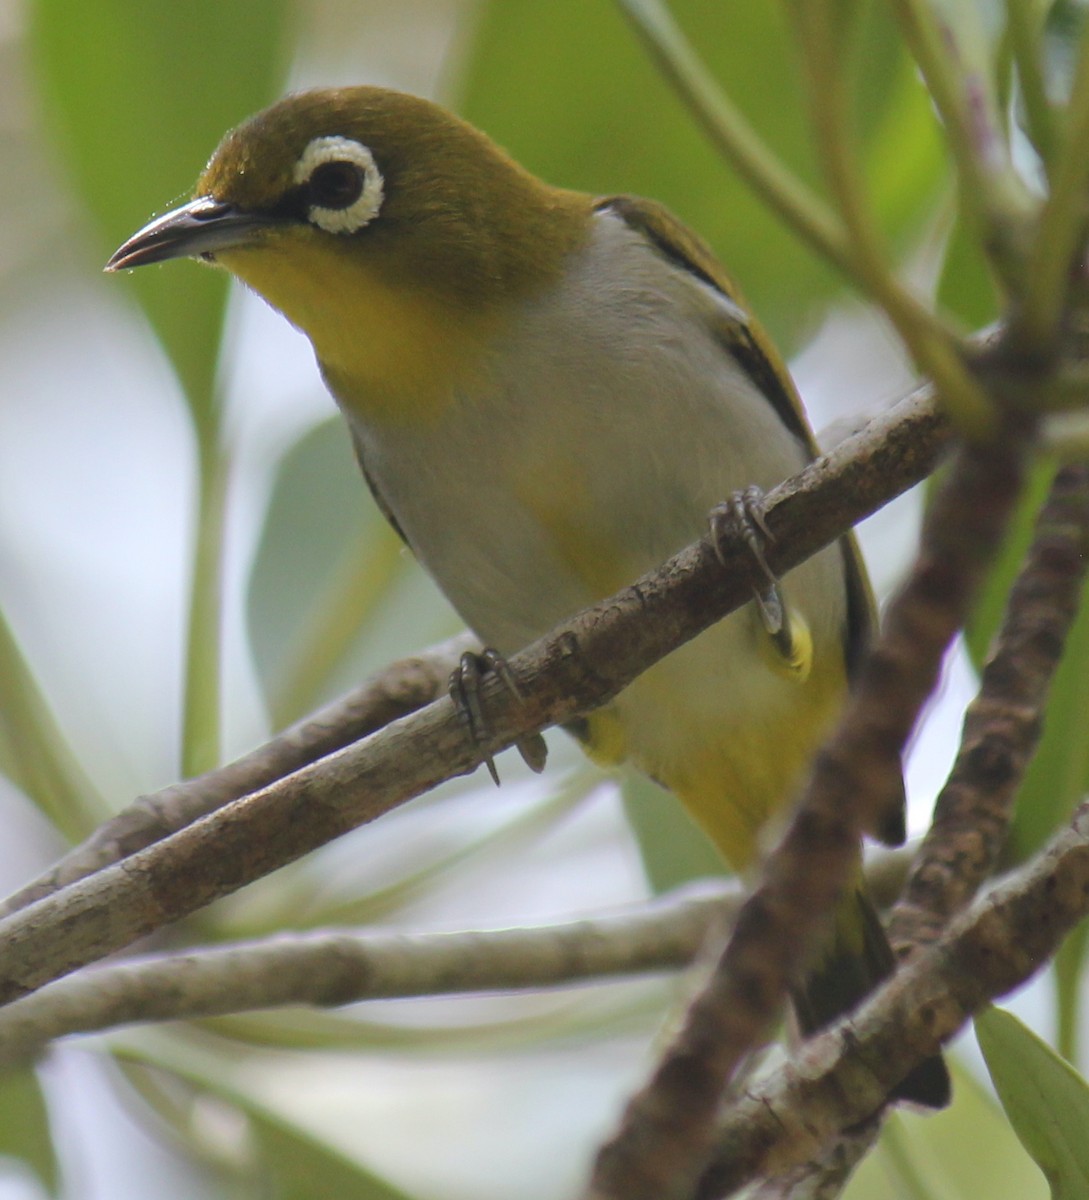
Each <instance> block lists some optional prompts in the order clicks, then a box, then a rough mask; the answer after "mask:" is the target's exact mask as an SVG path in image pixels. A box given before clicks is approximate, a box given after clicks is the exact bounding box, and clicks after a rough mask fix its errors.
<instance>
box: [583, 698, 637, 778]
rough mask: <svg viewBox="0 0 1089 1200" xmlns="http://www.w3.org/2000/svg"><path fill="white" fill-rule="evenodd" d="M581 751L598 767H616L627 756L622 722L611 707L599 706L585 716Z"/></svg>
mask: <svg viewBox="0 0 1089 1200" xmlns="http://www.w3.org/2000/svg"><path fill="white" fill-rule="evenodd" d="M582 749H583V752H584V753H585V754H586V755H587V756H588V757H590V758H592V759H593V761H594V762H596V763H597V765H598V766H599V767H618V766H619V765H620V764H621V763H622V762H623V761H624V760H625V759H626V758H627V757H628V739H627V735H626V733H625V730H624V725H623V722H622V721H621V720H620V717H619V715H618V714H617V713H616V712H615V710H613V709H611V708H599V709H597V710H596V711H595V712H592V713H590V714H589V716H587V717H586V738H585V740H584V741H583V742H582Z"/></svg>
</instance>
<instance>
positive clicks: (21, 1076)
mask: <svg viewBox="0 0 1089 1200" xmlns="http://www.w3.org/2000/svg"><path fill="white" fill-rule="evenodd" d="M0 1157H9V1158H15V1159H18V1160H19V1161H20V1162H24V1163H26V1165H27V1166H28V1167H29V1168H30V1169H31V1170H32V1171H33V1172H34V1174H35V1175H36V1176H37V1177H38V1179H39V1180H40V1181H41V1183H42V1186H43V1187H44V1188H45V1189H46V1191H47V1192H48V1193H49V1195H50V1196H55V1195H57V1192H58V1186H59V1174H60V1173H59V1169H58V1166H57V1156H56V1153H55V1151H54V1148H53V1137H52V1134H51V1132H50V1129H49V1113H48V1110H47V1109H46V1106H45V1098H44V1097H43V1096H42V1090H41V1087H40V1085H39V1083H38V1077H37V1075H36V1074H35V1073H34V1071H33V1069H32V1068H30V1067H24V1068H20V1069H16V1070H9V1071H3V1072H0Z"/></svg>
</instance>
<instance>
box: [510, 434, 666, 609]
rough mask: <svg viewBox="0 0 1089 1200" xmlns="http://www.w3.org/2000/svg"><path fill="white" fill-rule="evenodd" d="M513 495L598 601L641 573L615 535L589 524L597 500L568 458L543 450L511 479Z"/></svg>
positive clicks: (592, 520) (592, 522) (574, 574)
mask: <svg viewBox="0 0 1089 1200" xmlns="http://www.w3.org/2000/svg"><path fill="white" fill-rule="evenodd" d="M510 484H511V487H512V488H513V489H514V493H515V495H516V496H517V497H518V499H519V500H520V501H521V503H522V504H523V505H525V507H526V508H527V509H528V510H529V511H530V512H531V513H532V514H533V516H534V517H535V518H536V520H537V522H538V523H539V524H540V525H541V526H542V528H544V529H545V530H546V531H547V533H548V539H549V543H550V545H551V547H552V550H553V552H554V553H555V555H556V558H557V559H558V560H559V561H560V562H561V563H563V565H564V566H565V567H566V568H567V569H568V571H570V573H571V574H572V575H573V576H574V577H575V578H576V579H577V580H578V581H579V582H580V583H581V584H582V585H583V586H584V587H585V588H586V592H587V594H588V596H590V597H592V598H593V599H594V600H601V599H603V598H604V597H605V596H611V595H612V594H613V593H614V592H618V591H620V589H621V588H622V587H626V586H627V585H628V584H629V583H632V582H633V581H634V580H635V579H637V578H638V577H639V575H641V574H642V570H643V568H641V567H640V566H638V565H637V564H636V563H634V562H633V561H632V559H631V557H630V556H629V555H627V554H625V553H624V552H623V550H622V548H621V547H619V546H617V545H616V541H615V539H614V538H612V537H610V536H608V535H607V534H606V533H605V531H604V530H602V529H601V528H600V527H599V526H597V525H595V524H594V514H595V512H597V508H598V506H597V502H596V501H595V500H594V499H593V497H592V496H591V495H590V489H589V486H588V482H587V479H586V476H585V474H584V473H583V472H582V471H581V470H580V469H579V468H578V467H577V465H576V464H573V463H572V462H571V461H570V459H567V458H561V457H560V456H558V455H547V456H544V457H542V458H541V460H540V461H539V462H538V463H537V464H535V465H534V466H533V467H532V468H531V469H528V470H521V471H519V472H518V474H517V475H515V476H514V477H513V478H512V479H511V481H510Z"/></svg>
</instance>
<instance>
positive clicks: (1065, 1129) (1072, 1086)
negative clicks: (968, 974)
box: [975, 1008, 1089, 1200]
mask: <svg viewBox="0 0 1089 1200" xmlns="http://www.w3.org/2000/svg"><path fill="white" fill-rule="evenodd" d="M975 1027H976V1036H977V1038H978V1039H979V1045H980V1048H981V1049H982V1051H983V1057H984V1058H985V1059H986V1060H987V1069H988V1070H989V1071H990V1073H991V1079H992V1081H993V1083H994V1086H995V1090H996V1091H997V1092H998V1098H999V1099H1000V1100H1001V1101H1002V1107H1003V1108H1004V1109H1005V1110H1006V1115H1007V1116H1008V1117H1009V1118H1010V1122H1011V1124H1012V1125H1013V1128H1014V1132H1015V1133H1016V1134H1017V1136H1018V1137H1019V1138H1020V1139H1021V1144H1022V1145H1023V1146H1024V1147H1025V1149H1026V1150H1027V1151H1028V1152H1029V1154H1030V1155H1032V1158H1033V1160H1034V1161H1035V1163H1036V1165H1037V1166H1038V1167H1039V1168H1040V1170H1041V1171H1043V1173H1044V1175H1045V1176H1046V1178H1047V1181H1048V1183H1049V1184H1050V1185H1051V1194H1052V1196H1053V1197H1054V1198H1055V1200H1084V1197H1086V1196H1089V1138H1087V1137H1086V1136H1085V1133H1086V1130H1087V1129H1089V1085H1087V1084H1086V1081H1085V1080H1084V1079H1083V1078H1082V1077H1081V1076H1080V1075H1079V1074H1078V1073H1077V1071H1075V1070H1074V1068H1073V1067H1072V1066H1071V1065H1070V1064H1069V1063H1068V1062H1066V1061H1065V1060H1064V1059H1062V1058H1060V1057H1059V1056H1058V1055H1057V1054H1056V1053H1055V1051H1054V1050H1052V1049H1051V1047H1050V1046H1048V1045H1047V1044H1046V1043H1045V1042H1043V1041H1041V1040H1040V1038H1038V1037H1037V1036H1036V1034H1034V1033H1033V1032H1032V1031H1031V1030H1030V1029H1028V1028H1027V1027H1026V1026H1025V1025H1023V1024H1022V1023H1021V1022H1020V1021H1019V1020H1018V1019H1017V1018H1016V1017H1015V1016H1013V1014H1012V1013H1008V1012H1005V1011H1004V1010H1002V1009H1000V1008H989V1009H987V1010H986V1011H985V1012H983V1013H981V1014H980V1015H979V1016H977V1017H976V1020H975Z"/></svg>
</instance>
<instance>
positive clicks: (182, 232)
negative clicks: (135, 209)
mask: <svg viewBox="0 0 1089 1200" xmlns="http://www.w3.org/2000/svg"><path fill="white" fill-rule="evenodd" d="M281 223H282V219H280V218H276V217H270V216H268V215H267V214H256V213H247V212H243V211H242V210H241V209H238V208H235V207H234V206H233V205H231V204H222V203H220V202H219V201H218V200H215V199H213V198H212V197H211V196H198V197H197V198H196V199H195V200H190V201H189V203H188V204H183V205H181V207H180V208H175V209H173V210H172V211H171V212H168V213H165V214H164V215H163V216H161V217H156V218H155V220H154V221H152V222H150V223H149V224H147V225H145V226H144V228H143V229H141V230H140V232H139V233H136V234H133V236H132V237H130V238H129V240H128V241H127V242H125V244H124V245H123V246H121V247H120V248H119V249H118V250H116V251H115V252H114V254H113V256H112V257H111V259H110V261H109V262H108V263H107V264H106V266H105V268H104V269H105V270H107V271H124V270H127V269H128V268H129V267H143V266H147V265H148V264H149V263H157V262H165V261H166V260H167V259H169V258H213V257H214V256H215V252H216V251H217V250H227V249H230V248H231V247H234V246H242V245H245V244H246V243H248V242H252V241H253V240H254V238H255V236H256V235H258V234H259V233H260V232H261V231H262V230H264V229H268V228H269V227H270V226H272V225H278V224H281Z"/></svg>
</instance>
